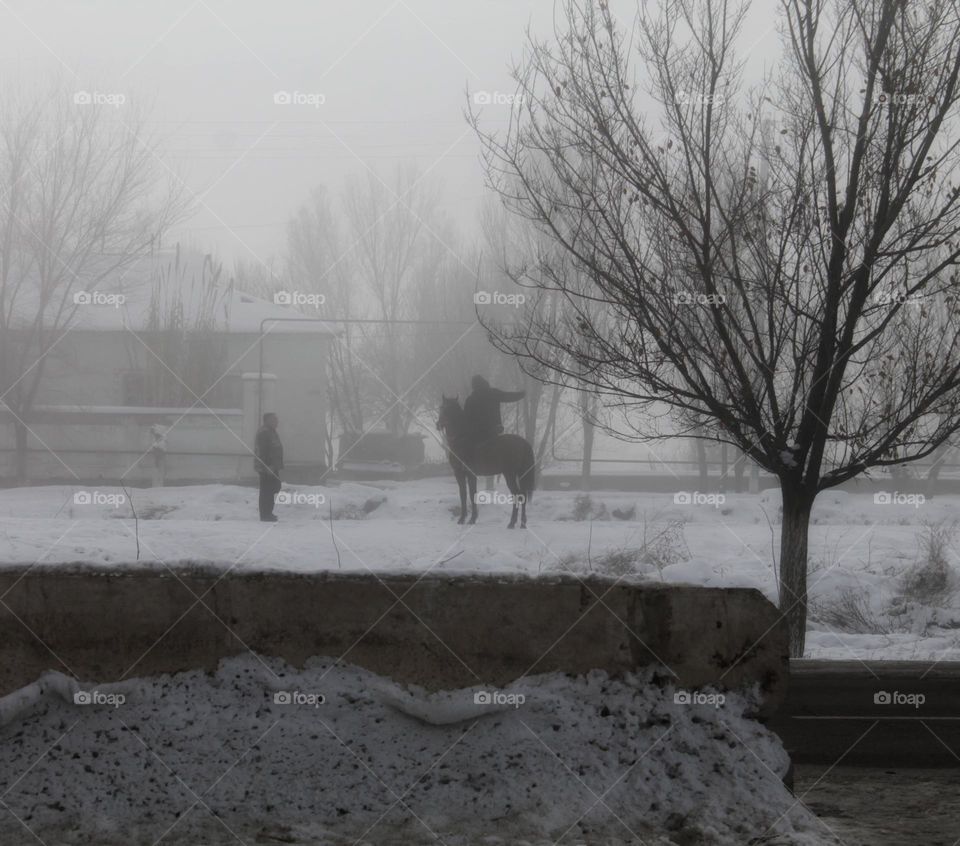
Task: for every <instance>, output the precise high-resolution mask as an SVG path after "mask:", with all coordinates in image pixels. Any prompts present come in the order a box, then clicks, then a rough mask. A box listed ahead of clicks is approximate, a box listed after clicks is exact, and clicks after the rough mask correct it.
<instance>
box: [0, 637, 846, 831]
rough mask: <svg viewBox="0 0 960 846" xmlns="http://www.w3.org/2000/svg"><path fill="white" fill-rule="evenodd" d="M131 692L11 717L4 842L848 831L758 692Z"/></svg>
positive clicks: (201, 683) (306, 688)
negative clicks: (775, 731)
mask: <svg viewBox="0 0 960 846" xmlns="http://www.w3.org/2000/svg"><path fill="white" fill-rule="evenodd" d="M131 689H135V690H136V695H135V696H132V697H130V698H127V699H125V700H124V701H122V702H118V701H117V697H116V696H114V698H113V700H109V698H107V697H104V696H103V695H102V694H101V695H100V696H99V699H98V691H97V690H96V689H94V690H89V691H86V694H87V698H86V699H84V700H82V701H84V702H88V703H90V704H75V703H74V701H72V700H71V698H70V697H62V696H53V697H48V698H40V699H38V700H37V702H36V706H35V707H36V710H35V712H34V713H33V714H32V715H30V716H27V717H25V718H22V721H17V722H14V723H11V724H9V725H8V726H7V727H6V728H5V729H4V730H3V743H2V745H0V771H2V772H3V773H4V774H5V775H4V778H3V787H2V791H3V796H4V800H3V801H4V804H5V805H6V806H7V807H8V808H9V809H10V811H12V813H8V814H6V815H4V816H3V817H2V818H0V842H4V843H13V842H20V841H21V840H22V839H23V838H24V837H29V835H27V833H26V831H25V827H26V829H29V830H30V831H31V832H33V833H34V834H36V836H37V837H38V838H41V839H43V841H44V842H46V843H48V844H51V846H53V844H55V843H56V844H79V843H89V842H96V843H98V844H102V846H112V845H113V844H141V843H142V844H153V843H155V842H156V841H157V840H158V839H159V838H161V836H162V838H163V842H164V843H170V844H176V843H183V844H187V843H190V844H195V843H198V842H203V843H210V844H214V843H235V842H236V841H237V838H239V839H241V840H242V841H243V842H284V843H312V844H316V843H323V844H341V843H342V844H348V843H349V844H353V843H361V844H372V843H376V844H386V843H390V844H392V843H396V844H400V843H403V844H414V845H415V844H420V843H434V842H436V840H435V839H434V835H438V836H439V837H441V838H442V840H443V842H445V843H446V844H448V846H473V844H478V843H484V844H511V846H514V844H522V843H525V842H527V843H533V842H535V843H541V842H554V841H557V840H560V839H561V838H563V841H564V842H566V843H590V844H600V843H603V844H604V845H605V846H607V844H611V843H622V844H626V843H636V842H639V841H640V840H641V839H642V841H643V842H645V843H647V844H649V846H669V844H692V843H697V844H743V843H747V842H749V841H750V840H751V838H755V837H762V836H766V838H767V839H764V841H763V842H770V843H773V842H776V843H781V844H810V846H812V845H813V844H825V843H828V842H831V841H830V838H829V835H828V833H827V832H826V831H825V830H824V829H823V828H822V826H821V824H820V823H819V822H817V821H816V820H815V818H813V817H812V816H810V815H809V814H808V812H806V811H805V810H803V808H802V806H801V805H800V804H798V803H795V800H794V797H792V796H791V795H790V794H789V792H788V791H787V790H786V789H785V788H784V787H783V784H782V783H781V780H780V778H781V776H782V774H783V773H784V772H785V769H786V766H787V757H786V754H785V752H784V751H783V749H782V747H781V746H780V744H779V741H778V740H777V739H776V738H775V737H774V736H773V735H772V734H771V733H769V732H768V731H766V730H765V729H764V728H762V727H761V726H760V725H759V724H758V723H756V722H754V721H752V720H749V719H747V718H745V717H744V716H743V713H744V710H745V709H746V708H747V707H749V703H748V702H747V701H746V700H745V699H743V698H741V697H739V696H734V695H729V696H728V697H727V699H726V702H725V703H723V704H722V705H721V706H719V707H717V706H716V705H714V704H693V705H689V704H678V703H677V701H676V699H675V691H674V690H673V689H672V688H669V687H668V688H664V689H661V688H659V687H656V686H655V685H654V684H652V683H651V680H650V679H649V678H647V677H637V678H630V679H627V680H623V681H620V680H612V679H610V678H608V677H607V676H606V675H604V674H602V673H599V672H597V673H592V674H590V675H589V676H587V677H581V678H570V677H566V676H561V675H548V676H538V677H531V678H529V679H524V680H522V682H521V683H518V684H516V685H515V686H514V687H511V688H510V689H508V690H504V691H489V690H480V689H471V690H461V691H452V692H446V693H441V694H435V695H433V696H427V695H425V694H424V693H423V692H422V691H418V690H402V689H400V688H398V687H397V686H396V685H394V684H393V683H391V682H389V681H388V680H385V679H382V678H379V677H377V676H374V675H372V674H370V673H368V672H366V671H364V670H361V669H359V668H356V667H352V666H344V665H334V664H332V663H330V662H328V661H326V660H321V659H314V660H313V661H312V662H309V663H308V664H307V667H306V669H305V670H304V671H302V672H297V671H294V670H292V669H290V668H289V667H287V666H286V665H284V664H282V663H281V662H277V661H273V660H261V659H260V658H258V657H255V656H245V657H242V658H235V659H231V660H228V661H225V662H224V663H223V664H222V665H221V667H220V669H219V671H218V672H217V673H215V674H213V675H205V674H203V673H201V672H192V673H186V674H182V675H178V676H174V677H156V678H150V679H143V680H140V681H139V682H137V683H136V684H135V685H133V687H132V688H131ZM121 698H122V697H121ZM679 698H680V699H681V700H682V698H683V697H679ZM98 702H99V703H100V704H97V703H98ZM14 814H15V815H16V818H15V817H14V816H13V815H14ZM17 818H19V820H20V821H22V822H18V821H17ZM564 835H566V836H564ZM31 839H32V838H31ZM758 842H759V841H758Z"/></svg>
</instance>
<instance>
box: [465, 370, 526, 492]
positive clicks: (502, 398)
mask: <svg viewBox="0 0 960 846" xmlns="http://www.w3.org/2000/svg"><path fill="white" fill-rule="evenodd" d="M470 387H471V389H472V393H471V394H470V396H468V397H467V399H466V402H464V404H463V413H464V416H465V417H466V421H467V426H468V432H469V435H470V447H471V451H472V452H473V454H474V456H476V455H477V454H478V450H481V449H482V448H483V447H484V446H486V445H488V444H489V443H490V442H491V441H493V439H494V438H496V437H497V435H500V434H502V433H503V419H502V418H501V416H500V406H501V404H503V403H505V402H517V401H519V400H522V399H523V398H524V397H525V396H526V395H527V393H526V391H501V390H500V389H499V388H494V387H491V385H490V383H489V382H488V381H487V380H486V379H484V378H483V376H474V377H473V379H472V381H471V382H470ZM481 475H484V474H481Z"/></svg>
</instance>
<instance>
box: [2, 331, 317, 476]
mask: <svg viewBox="0 0 960 846" xmlns="http://www.w3.org/2000/svg"><path fill="white" fill-rule="evenodd" d="M332 342H333V340H332V338H330V336H327V335H320V334H317V333H305V332H295V333H282V332H275V333H269V334H268V335H267V336H266V337H265V338H264V341H263V365H264V371H265V372H267V373H270V374H272V375H273V376H274V377H275V378H274V379H272V380H270V381H271V382H272V388H271V389H270V392H269V393H268V394H267V396H266V397H265V398H264V403H267V404H269V405H270V407H269V408H268V407H261V406H263V404H262V403H259V402H253V403H251V402H249V401H248V402H247V403H246V405H247V406H248V417H249V416H250V414H251V413H252V414H258V412H261V411H262V412H266V411H275V412H277V414H279V416H280V419H281V437H282V439H283V443H284V451H285V460H286V463H287V464H288V466H290V467H291V468H295V467H296V466H297V465H301V466H308V467H317V466H320V465H323V464H324V443H325V431H324V420H325V411H326V403H327V384H326V357H327V355H328V350H329V344H330V343H332ZM150 358H152V356H151V354H150V353H149V352H148V350H147V349H145V348H144V347H143V345H141V344H140V343H139V342H138V341H137V339H136V338H135V337H133V336H132V335H131V334H130V333H126V332H86V331H74V332H71V333H70V334H68V335H67V336H66V337H65V338H64V339H63V340H62V341H61V342H60V343H59V344H58V345H57V346H56V347H55V348H54V350H53V351H52V352H51V353H50V354H49V355H48V356H47V357H46V360H45V362H44V366H45V369H44V372H43V377H42V380H41V385H40V389H39V391H38V393H37V397H36V401H35V409H36V410H35V412H34V414H33V416H32V417H31V418H30V419H29V420H27V423H28V425H29V427H30V429H31V430H32V431H33V434H32V435H31V436H30V440H29V446H30V453H29V467H28V470H29V475H30V478H31V480H37V481H42V480H50V479H71V478H72V475H71V470H72V471H73V472H75V473H77V475H79V476H80V477H81V478H84V479H90V478H92V479H97V478H118V477H119V476H120V475H121V474H122V473H123V472H124V471H129V472H128V474H127V476H126V477H125V478H127V479H130V480H135V481H146V480H149V479H150V478H151V475H152V472H153V471H152V467H153V460H152V457H149V456H147V457H145V458H144V459H143V460H141V461H140V462H139V464H136V459H137V457H138V455H139V454H142V453H146V452H147V451H148V450H149V447H150V445H151V442H152V436H151V432H150V427H151V426H152V425H153V424H155V423H159V424H161V425H162V426H164V427H172V428H171V429H170V431H169V433H168V435H167V448H168V451H169V457H168V459H167V481H174V480H191V481H198V480H203V479H207V478H209V479H211V480H214V479H216V480H234V479H238V478H240V479H242V478H253V473H254V468H253V458H252V454H251V452H252V449H253V435H254V433H255V431H256V425H257V420H256V418H254V419H247V420H245V419H244V414H243V408H244V405H245V403H244V401H243V390H244V389H245V388H244V386H245V385H246V390H247V391H248V392H249V391H251V390H253V391H254V392H256V391H257V389H258V387H259V382H258V381H257V380H253V381H252V382H251V381H250V380H247V382H246V383H245V382H244V381H243V379H242V376H243V374H251V373H254V374H255V373H256V372H258V368H259V362H260V351H259V345H258V337H257V335H256V334H243V335H241V334H235V335H230V336H227V350H226V362H227V364H226V371H225V372H226V373H227V376H226V377H225V381H226V380H232V381H233V383H234V384H233V385H232V387H231V390H230V391H229V392H228V393H229V395H230V396H231V397H236V401H235V406H234V407H233V408H227V409H224V408H219V407H217V406H216V405H213V413H211V412H210V411H207V410H206V409H204V408H203V406H201V405H198V406H197V408H196V409H194V411H193V412H191V413H189V414H184V413H183V412H182V411H181V410H178V409H167V410H160V409H150V408H126V409H124V408H123V406H124V399H125V398H124V389H123V383H124V379H123V374H124V373H125V372H129V371H136V370H140V369H143V368H144V367H145V366H146V363H147V361H148V359H150ZM13 423H14V421H13V418H12V417H11V416H10V415H9V414H5V415H4V414H0V479H5V478H9V477H11V476H12V475H13V473H14V467H15V462H14V458H15V456H14V454H13V449H14V444H15V440H14V429H13ZM47 448H49V449H47ZM52 453H56V454H58V455H61V461H58V460H57V458H56V457H54V455H53V454H52ZM204 454H209V455H208V456H207V457H206V458H205V457H204ZM148 459H149V460H148ZM131 462H133V463H135V464H136V466H135V467H134V468H132V469H131V467H130V465H131ZM64 465H66V466H64ZM68 468H69V469H68Z"/></svg>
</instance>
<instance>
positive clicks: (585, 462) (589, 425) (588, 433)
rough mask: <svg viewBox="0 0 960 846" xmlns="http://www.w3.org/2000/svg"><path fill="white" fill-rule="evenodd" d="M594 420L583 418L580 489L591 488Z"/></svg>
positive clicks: (586, 489)
mask: <svg viewBox="0 0 960 846" xmlns="http://www.w3.org/2000/svg"><path fill="white" fill-rule="evenodd" d="M593 435H594V424H593V421H592V420H590V419H588V417H586V416H584V418H583V459H582V461H581V463H580V489H581V490H584V491H588V490H590V469H591V463H592V461H593Z"/></svg>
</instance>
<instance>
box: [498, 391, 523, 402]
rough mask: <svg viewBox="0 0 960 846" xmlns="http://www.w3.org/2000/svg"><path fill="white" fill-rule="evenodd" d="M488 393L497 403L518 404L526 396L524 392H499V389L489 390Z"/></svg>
mask: <svg viewBox="0 0 960 846" xmlns="http://www.w3.org/2000/svg"><path fill="white" fill-rule="evenodd" d="M490 392H491V393H492V394H493V396H494V397H495V398H496V400H497V402H518V401H519V400H522V399H523V398H524V397H525V396H526V395H527V392H526V391H501V390H500V389H499V388H491V389H490Z"/></svg>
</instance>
